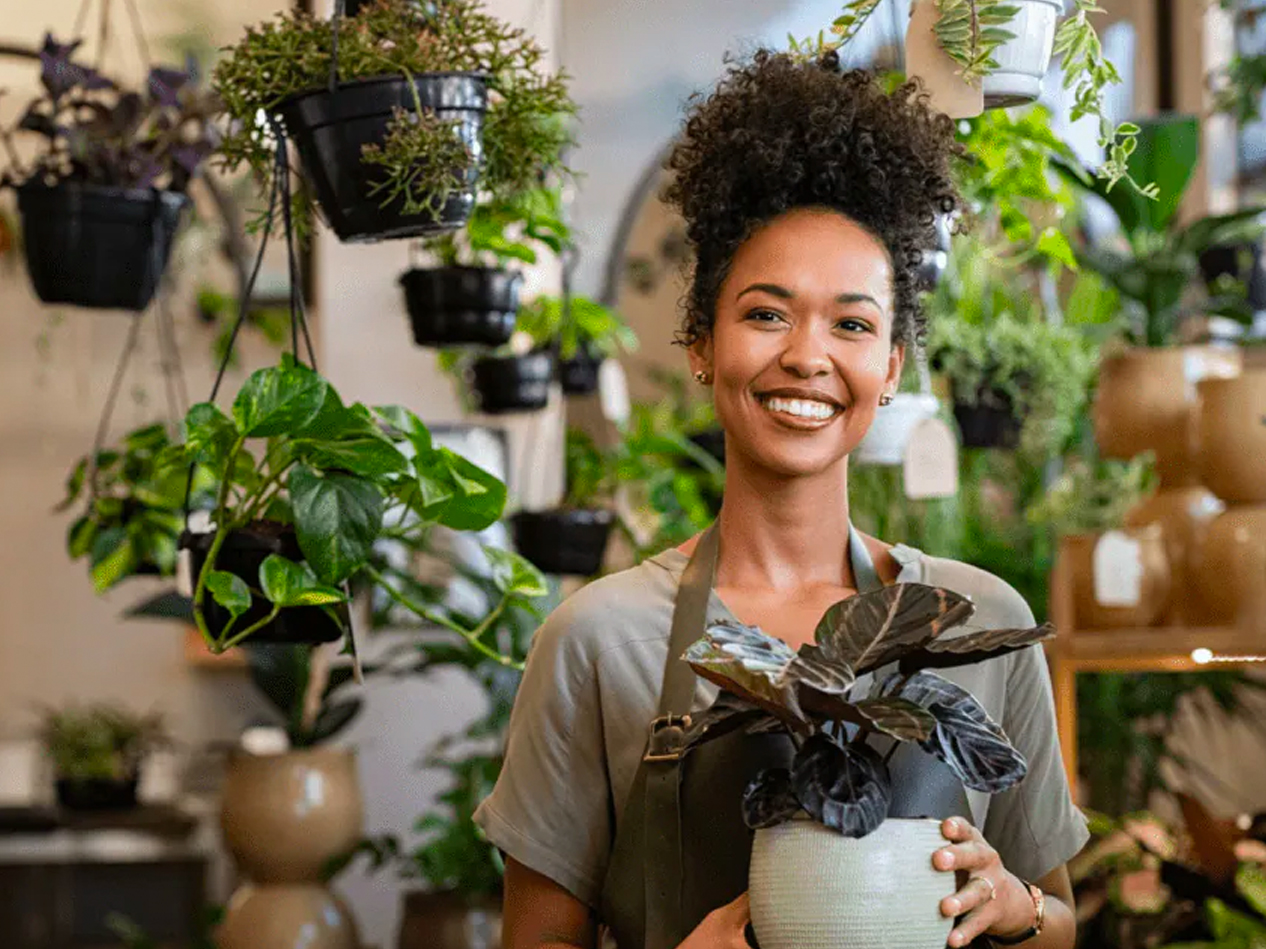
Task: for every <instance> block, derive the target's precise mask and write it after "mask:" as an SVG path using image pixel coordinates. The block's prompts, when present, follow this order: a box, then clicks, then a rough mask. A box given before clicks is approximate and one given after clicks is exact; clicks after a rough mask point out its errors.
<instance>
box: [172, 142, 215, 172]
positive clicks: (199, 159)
mask: <svg viewBox="0 0 1266 949" xmlns="http://www.w3.org/2000/svg"><path fill="white" fill-rule="evenodd" d="M212 150H213V149H212V148H211V143H210V142H192V143H190V144H187V145H177V146H176V147H175V148H173V149H172V150H171V159H172V161H174V162H175V163H176V164H177V165H179V166H180V167H181V168H183V169H184V170H185V171H186V173H188V174H190V175H192V174H193V173H194V172H195V171H197V170H198V166H199V165H201V164H202V163H203V162H204V161H206V159H207V156H208V155H210V154H211V152H212Z"/></svg>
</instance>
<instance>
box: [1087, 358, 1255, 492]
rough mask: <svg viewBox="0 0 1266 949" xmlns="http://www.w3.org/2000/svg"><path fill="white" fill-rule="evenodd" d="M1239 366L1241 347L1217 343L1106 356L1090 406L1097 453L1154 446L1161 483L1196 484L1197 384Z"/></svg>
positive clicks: (1130, 453)
mask: <svg viewBox="0 0 1266 949" xmlns="http://www.w3.org/2000/svg"><path fill="white" fill-rule="evenodd" d="M1242 365H1243V357H1242V355H1241V353H1240V350H1238V349H1234V348H1222V347H1215V346H1181V347H1172V348H1165V349H1146V348H1136V349H1131V350H1127V351H1126V352H1124V353H1122V354H1120V355H1117V356H1112V357H1110V358H1108V359H1105V360H1104V361H1103V363H1102V365H1101V367H1100V371H1099V389H1098V392H1097V394H1096V396H1095V404H1094V408H1093V410H1092V412H1093V419H1094V425H1095V441H1096V443H1097V444H1098V446H1099V450H1100V452H1102V453H1103V455H1104V456H1105V457H1108V458H1133V457H1134V456H1135V455H1138V454H1141V453H1143V452H1145V451H1149V450H1150V451H1154V452H1156V471H1157V474H1158V475H1159V476H1160V481H1161V486H1162V487H1164V488H1182V487H1190V486H1191V485H1193V484H1196V483H1197V481H1198V470H1199V466H1198V464H1197V460H1196V451H1195V447H1196V413H1195V409H1196V406H1197V404H1198V403H1197V394H1196V383H1197V382H1199V381H1200V380H1202V379H1208V378H1230V377H1233V376H1236V375H1239V372H1240V367H1241V366H1242Z"/></svg>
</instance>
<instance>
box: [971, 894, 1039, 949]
mask: <svg viewBox="0 0 1266 949" xmlns="http://www.w3.org/2000/svg"><path fill="white" fill-rule="evenodd" d="M1020 882H1021V883H1023V884H1024V887H1025V889H1027V890H1028V891H1029V896H1030V897H1032V898H1033V925H1032V926H1030V927H1029V928H1028V929H1026V930H1025V931H1024V932H1022V933H1017V934H1016V935H1014V936H994V935H986V936H985V938H986V939H988V940H989V941H990V942H991V943H996V944H998V945H999V946H1017V945H1019V944H1020V943H1022V942H1028V941H1029V940H1030V939H1032V938H1033V937H1034V936H1036V935H1038V934H1039V933H1041V931H1042V927H1043V926H1045V925H1046V894H1045V893H1043V892H1042V888H1041V887H1039V886H1036V885H1034V884H1032V883H1030V882H1029V881H1028V880H1020Z"/></svg>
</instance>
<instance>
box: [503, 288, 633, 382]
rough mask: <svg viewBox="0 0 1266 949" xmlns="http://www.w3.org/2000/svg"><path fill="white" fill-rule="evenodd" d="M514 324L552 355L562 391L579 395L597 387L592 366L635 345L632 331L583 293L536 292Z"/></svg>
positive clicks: (608, 310)
mask: <svg viewBox="0 0 1266 949" xmlns="http://www.w3.org/2000/svg"><path fill="white" fill-rule="evenodd" d="M519 327H520V329H522V330H523V331H524V332H525V333H527V334H528V335H529V336H531V337H532V340H533V341H534V342H535V344H536V347H537V348H538V349H549V350H551V351H552V352H554V353H555V355H556V357H557V359H558V378H559V382H561V383H562V386H563V392H565V393H567V394H569V395H585V394H587V393H590V392H593V391H595V390H596V389H597V388H598V366H599V365H601V363H602V361H603V360H604V359H607V358H609V357H613V356H616V355H617V354H619V353H620V352H626V353H631V352H634V351H635V350H636V349H637V334H635V333H634V332H633V329H632V328H631V327H630V326H629V325H628V324H627V323H625V322H624V320H622V319H621V318H620V315H619V314H618V313H616V312H615V310H613V309H611V308H610V307H607V306H603V305H602V304H601V303H599V302H598V301H596V300H591V299H589V298H588V297H577V296H565V297H563V298H559V297H553V296H541V297H537V298H536V299H535V300H533V301H532V302H531V303H529V304H527V305H526V306H525V307H523V310H522V312H520V314H519Z"/></svg>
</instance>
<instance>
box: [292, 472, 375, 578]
mask: <svg viewBox="0 0 1266 949" xmlns="http://www.w3.org/2000/svg"><path fill="white" fill-rule="evenodd" d="M287 486H288V488H289V491H290V500H291V503H292V505H293V507H294V518H295V531H296V532H297V534H298V537H299V549H300V550H302V551H303V556H304V558H305V559H306V560H307V561H308V563H309V564H311V566H312V569H313V570H314V571H315V572H316V575H317V576H318V577H320V578H321V581H322V582H323V583H327V584H337V583H341V582H342V581H344V580H346V579H347V578H348V577H350V576H351V575H352V574H353V573H355V572H356V571H357V570H358V569H359V568H360V567H361V566H362V565H364V563H365V561H366V560H368V559H369V554H370V550H371V548H372V547H373V543H374V540H375V539H377V537H378V533H379V531H380V530H381V529H382V511H383V497H382V494H381V492H379V490H378V489H377V488H376V487H375V486H374V485H373V484H372V483H371V482H369V481H367V480H365V479H364V478H359V477H356V476H354V475H344V474H333V473H326V474H319V473H318V472H316V471H314V470H313V469H311V468H309V467H308V466H307V465H296V466H295V467H294V468H292V469H291V471H290V476H289V480H288V482H287Z"/></svg>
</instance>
